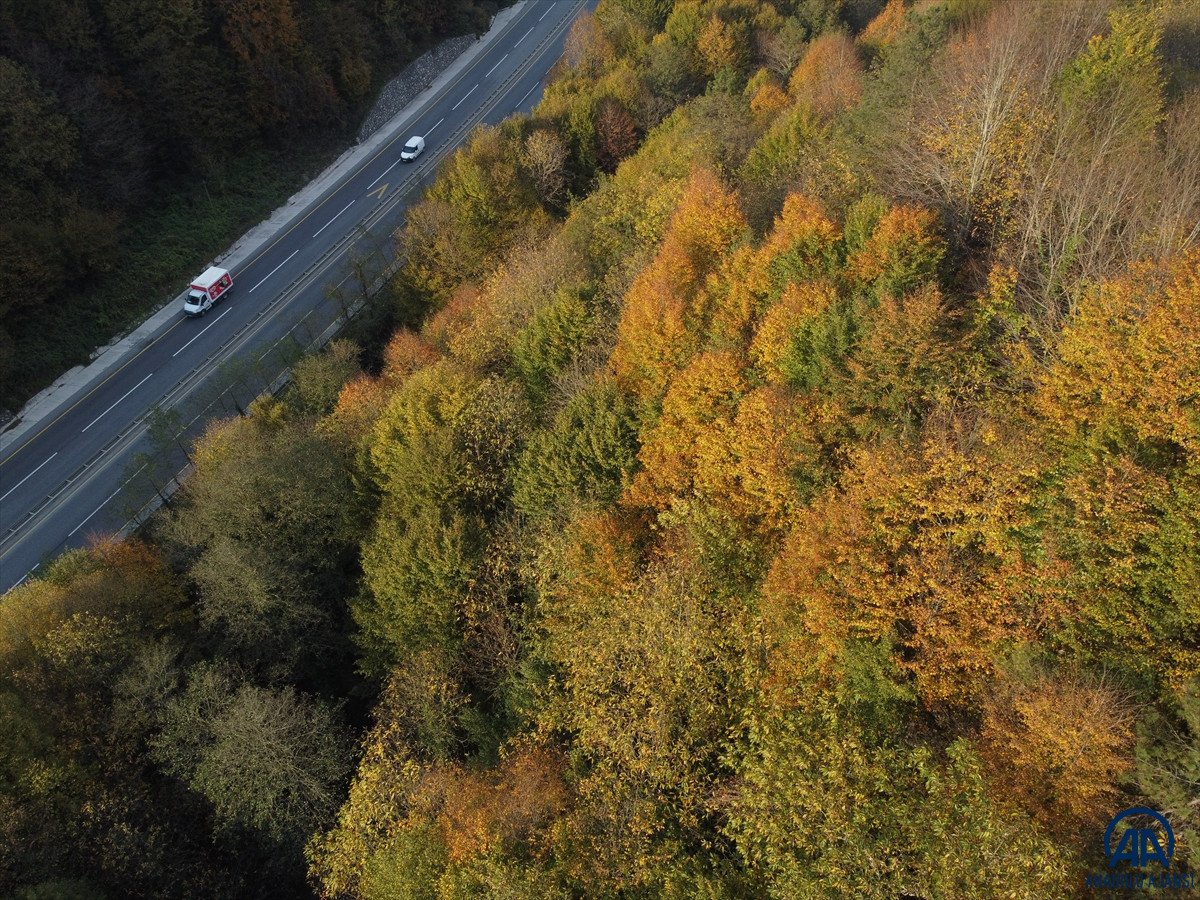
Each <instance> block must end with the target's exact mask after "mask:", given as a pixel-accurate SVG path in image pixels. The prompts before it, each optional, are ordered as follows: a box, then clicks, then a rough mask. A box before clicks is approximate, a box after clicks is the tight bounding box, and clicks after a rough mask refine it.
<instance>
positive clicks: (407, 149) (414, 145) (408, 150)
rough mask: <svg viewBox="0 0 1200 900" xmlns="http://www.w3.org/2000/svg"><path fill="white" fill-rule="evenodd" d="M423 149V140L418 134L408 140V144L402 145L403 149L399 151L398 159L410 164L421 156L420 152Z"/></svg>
mask: <svg viewBox="0 0 1200 900" xmlns="http://www.w3.org/2000/svg"><path fill="white" fill-rule="evenodd" d="M424 149H425V138H423V137H421V136H420V135H419V134H414V135H413V136H412V137H410V138H409V139H408V143H407V144H405V145H404V149H403V150H401V151H400V159H401V160H403V161H404V162H412V161H413V160H414V159H416V158H417V157H418V156H420V155H421V151H422V150H424Z"/></svg>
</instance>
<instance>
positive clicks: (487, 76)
mask: <svg viewBox="0 0 1200 900" xmlns="http://www.w3.org/2000/svg"><path fill="white" fill-rule="evenodd" d="M506 59H508V54H507V53H505V54H504V55H503V56H502V57H500V62H497V63H496V65H494V66H492V67H491V68H490V69H488V70H487V74H486V75H484V76H483V77H484V78H491V77H492V73H493V72H495V71H496V69H497V68H498V67H499V66H500V63H502V62H504V61H505V60H506Z"/></svg>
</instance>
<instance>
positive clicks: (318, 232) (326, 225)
mask: <svg viewBox="0 0 1200 900" xmlns="http://www.w3.org/2000/svg"><path fill="white" fill-rule="evenodd" d="M353 205H354V201H353V200H351V201H350V202H349V203H347V204H346V205H345V206H343V207H342V208H341V209H340V210H339V211H338V214H337V216H334V217H333V218H332V219H330V220H329V221H328V222H326V223H325V224H324V225H322V226H321V227H320V228H318V229H317V230H316V232H315V233H314V234H313V237H316V236H317V235H318V234H320V233H321V232H322V231H324V230H325V229H326V228H328V227H329V226H330V225H332V224H333V223H334V222H335V221H336V220H337V217H338V216H340V215H341V214H342V213H344V212H345V211H346V210H348V209H349V208H350V207H352V206H353Z"/></svg>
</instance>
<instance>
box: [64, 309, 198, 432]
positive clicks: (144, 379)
mask: <svg viewBox="0 0 1200 900" xmlns="http://www.w3.org/2000/svg"><path fill="white" fill-rule="evenodd" d="M216 324H217V323H216V322H213V325H216ZM153 374H154V373H153V372H151V373H150V375H153ZM150 375H147V376H146V377H145V378H143V379H142V380H141V381H139V382H138V383H137V384H135V385H134V386H133V387H131V388H130V389H129V390H127V391H126V392H125V393H124V394H122V395H121V399H120V400H118V401H117V403H120V402H121V400H124V399H125V398H126V397H128V396H129V395H130V394H132V393H133V392H134V391H136V390H137V389H138V388H140V387H141V386H142V385H143V384H145V383H146V381H147V379H149V377H150ZM117 403H114V404H113V405H112V406H110V407H109V408H108V409H106V410H105V411H104V412H102V413H100V415H98V416H96V418H94V419H92V421H90V422H88V423H87V427H85V428H84V429H83V431H87V430H88V428H91V427H92V426H93V425H95V424H96V423H97V422H99V421H100V420H101V419H103V418H104V417H105V416H107V415H108V414H109V413H110V412H112V411H113V410H114V409H116V406H117ZM83 431H81V432H79V433H80V434H83Z"/></svg>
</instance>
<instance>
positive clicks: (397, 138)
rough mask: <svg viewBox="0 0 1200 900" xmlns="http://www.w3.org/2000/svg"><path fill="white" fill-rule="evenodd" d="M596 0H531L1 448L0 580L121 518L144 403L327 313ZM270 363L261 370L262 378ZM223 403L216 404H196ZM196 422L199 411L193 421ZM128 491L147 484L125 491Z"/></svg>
mask: <svg viewBox="0 0 1200 900" xmlns="http://www.w3.org/2000/svg"><path fill="white" fill-rule="evenodd" d="M593 2H594V0H539V2H529V0H527V2H525V3H524V4H523V5H522V6H520V7H519V8H518V9H516V10H514V11H513V13H512V15H511V18H510V19H509V21H508V22H506V23H505V24H504V26H503V27H502V29H501V30H500V31H498V32H497V33H496V34H495V35H494V36H492V38H491V40H490V43H489V45H488V46H487V48H486V49H485V50H484V51H483V52H481V53H479V54H478V55H477V56H476V58H475V59H474V60H472V61H471V63H470V64H469V65H467V66H466V67H465V68H463V70H462V71H461V72H460V73H459V74H458V75H457V76H455V77H454V78H452V79H451V80H450V81H449V82H448V83H447V84H446V85H445V86H444V88H443V89H441V90H440V91H438V92H437V93H436V94H435V95H434V96H432V97H430V98H429V99H428V100H427V101H426V102H425V103H423V104H422V105H421V106H420V108H418V109H417V111H416V112H415V114H414V115H413V116H412V117H411V118H410V119H408V120H407V121H403V122H401V123H399V126H398V127H397V128H396V129H395V131H394V133H393V134H392V135H391V137H390V139H388V140H386V141H385V142H384V143H383V144H382V145H381V146H380V147H379V149H378V150H377V151H375V152H374V153H372V154H371V155H370V156H369V158H367V159H365V160H363V161H361V162H360V163H359V164H358V165H357V166H356V167H353V168H351V170H350V171H348V172H347V173H346V174H345V175H343V176H342V177H341V178H340V179H339V180H337V181H336V182H335V183H334V184H333V185H332V186H331V187H330V188H329V189H328V190H327V191H326V192H325V193H324V194H323V195H322V196H320V197H319V198H317V199H316V200H314V201H313V202H312V203H311V204H310V205H309V206H308V207H307V208H306V209H304V210H303V211H302V212H301V213H299V214H298V215H297V216H296V217H295V218H294V219H293V220H292V221H291V222H290V223H288V224H287V225H285V226H284V227H283V228H282V229H281V230H280V232H279V233H278V234H276V235H275V236H274V237H273V238H271V239H270V240H269V241H268V242H267V243H266V244H265V245H264V247H263V249H262V250H261V251H260V252H258V254H257V255H255V256H254V257H253V258H251V259H249V260H248V261H247V262H245V263H243V264H241V265H239V266H237V267H236V268H234V270H233V274H234V289H233V291H232V294H231V297H230V298H229V299H228V300H227V301H225V302H222V303H219V304H218V305H217V306H216V307H215V308H214V309H213V310H212V311H211V312H209V314H208V315H207V316H206V317H203V318H200V319H186V318H185V317H184V316H183V312H182V304H180V311H179V316H178V318H176V319H173V320H172V321H170V322H169V323H168V324H166V325H165V326H164V327H162V328H161V329H160V330H159V332H157V333H155V334H154V335H152V336H151V337H150V338H149V339H148V340H147V341H146V342H145V344H144V345H143V346H142V347H140V348H138V349H137V351H136V352H134V353H132V354H130V356H129V358H127V359H126V360H124V361H123V362H122V364H121V365H120V366H119V367H118V368H117V369H116V370H115V371H112V372H111V373H109V374H107V375H106V376H104V377H103V378H101V379H98V381H97V383H95V384H92V385H89V386H88V387H87V388H85V389H84V390H83V391H82V392H80V394H79V396H78V397H77V398H75V399H73V400H72V401H71V402H70V403H69V404H64V406H63V408H62V409H59V410H56V411H55V413H54V414H53V415H52V416H51V417H49V418H48V420H47V421H46V422H45V423H43V424H42V425H41V426H40V427H39V428H37V429H34V430H33V431H32V432H31V433H30V434H29V435H26V436H25V437H23V438H22V439H21V440H19V441H17V442H16V443H15V444H14V445H13V446H11V447H9V448H7V449H6V450H5V451H4V454H3V456H2V457H0V591H7V590H8V589H9V588H11V587H13V586H14V585H16V584H19V583H20V582H22V581H23V580H24V579H25V578H27V577H29V575H30V574H32V573H34V572H35V571H36V570H37V568H38V567H39V566H40V565H42V564H44V562H45V561H46V560H47V559H49V558H51V557H53V556H55V555H57V554H58V553H61V552H62V551H63V550H65V549H69V548H72V547H77V546H81V545H83V544H84V543H86V541H87V539H88V538H89V536H90V535H92V534H97V533H113V532H115V531H118V530H119V529H121V528H122V527H123V526H124V525H125V524H126V522H127V520H128V510H129V502H130V501H132V502H133V504H134V505H135V506H137V505H140V503H141V502H144V501H148V500H149V499H150V498H151V496H152V495H153V493H154V490H155V486H154V485H153V482H152V481H147V482H146V483H145V484H141V483H140V482H138V483H133V482H130V483H129V484H127V483H126V481H127V479H128V476H129V473H130V471H131V470H135V469H136V467H135V466H132V465H131V461H133V460H135V459H140V458H142V457H141V456H140V454H145V453H147V452H149V450H150V444H149V441H148V439H147V438H146V429H147V424H148V423H147V414H148V413H149V411H150V410H152V409H154V408H156V407H157V408H161V409H173V410H177V411H179V412H180V413H181V414H182V413H183V412H185V411H188V412H190V408H189V407H186V406H185V403H186V402H187V401H189V400H190V399H194V398H196V397H197V396H200V395H202V394H203V395H205V396H207V395H208V394H212V393H215V390H216V389H215V387H214V385H216V384H218V383H219V382H220V381H221V379H222V378H225V377H227V370H228V368H229V366H230V365H231V363H230V361H231V360H238V359H244V358H254V357H255V354H259V355H261V354H262V353H263V351H264V350H266V349H267V348H271V347H275V346H278V345H280V344H281V343H282V342H284V341H286V340H287V339H288V336H289V334H293V335H294V334H295V329H296V327H297V322H301V321H302V322H303V324H304V329H305V331H304V333H306V334H309V335H312V334H320V333H321V332H322V331H323V330H324V329H325V328H327V327H328V326H329V325H330V324H331V323H332V322H334V321H335V320H336V319H337V318H338V316H339V314H340V313H341V306H340V304H339V303H338V302H337V301H336V300H335V299H332V298H331V295H330V291H329V289H328V288H329V285H330V284H331V283H335V282H338V281H339V279H340V280H342V281H344V280H345V279H346V278H347V275H346V269H347V260H348V259H349V258H351V255H352V254H355V253H356V249H355V248H356V247H358V246H359V245H360V244H361V245H362V246H366V245H368V244H374V245H376V246H377V245H378V244H379V242H380V241H386V239H387V235H389V234H390V233H391V232H392V231H393V230H394V229H395V228H396V227H397V226H398V225H399V224H400V223H401V222H402V221H403V217H404V211H405V209H406V207H407V205H408V203H409V202H411V201H412V200H415V199H417V198H418V197H419V195H420V191H421V190H422V189H423V188H424V186H425V185H427V184H428V183H429V182H430V181H431V180H432V178H433V175H434V173H435V170H436V166H437V164H438V162H440V161H441V160H442V159H444V158H445V157H446V156H447V155H448V154H449V153H451V152H453V150H454V149H455V148H456V147H457V146H459V145H460V144H461V143H462V141H463V140H464V139H465V138H466V137H467V136H468V134H469V133H470V130H471V129H472V128H473V127H474V126H475V125H477V124H480V123H485V124H494V123H496V122H498V121H500V120H501V119H504V118H506V117H507V116H509V115H511V114H512V113H514V112H517V111H527V110H528V109H530V108H531V106H532V105H533V104H534V103H535V102H536V101H537V99H538V97H539V96H540V89H541V86H542V84H543V82H544V79H545V77H546V75H547V73H548V72H549V70H550V67H551V66H552V65H553V63H554V62H555V60H556V59H557V58H558V57H559V55H560V54H561V53H562V47H563V41H564V38H565V35H566V32H567V29H568V28H569V26H570V23H571V22H572V21H573V20H574V19H575V17H576V16H577V15H578V14H579V12H580V11H581V10H582V9H584V8H586V7H588V6H590V5H592V3H593ZM412 134H421V135H424V137H425V145H426V149H425V152H424V153H423V154H422V155H421V156H420V157H418V158H417V160H416V161H415V162H414V163H402V162H401V161H400V148H401V147H402V146H403V144H404V142H405V141H406V140H407V138H408V137H409V136H410V135H412ZM203 262H204V261H203V260H197V261H196V270H197V271H199V270H200V269H201V268H202V265H203ZM277 374H279V373H278V372H269V373H266V375H265V376H262V375H260V377H261V378H262V384H260V385H259V388H258V389H261V387H262V385H263V384H266V383H269V382H270V381H271V380H272V379H273V378H274V376H275V375H277ZM234 402H237V401H236V400H235V401H234ZM226 411H227V410H226V409H223V408H222V407H221V406H220V405H212V406H210V407H209V408H208V410H207V412H206V413H205V415H207V416H209V417H211V416H215V415H219V414H223V413H224V412H226ZM203 423H204V420H203V418H201V419H200V420H199V421H197V422H194V423H193V428H192V433H194V432H195V431H196V430H198V429H199V428H200V427H202V426H203ZM131 491H132V492H133V493H134V494H135V495H136V494H137V492H138V491H140V492H141V494H143V495H144V496H133V497H130V496H128V495H129V494H130V492H131ZM123 492H124V494H123ZM118 497H122V500H120V501H119V500H118Z"/></svg>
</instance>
